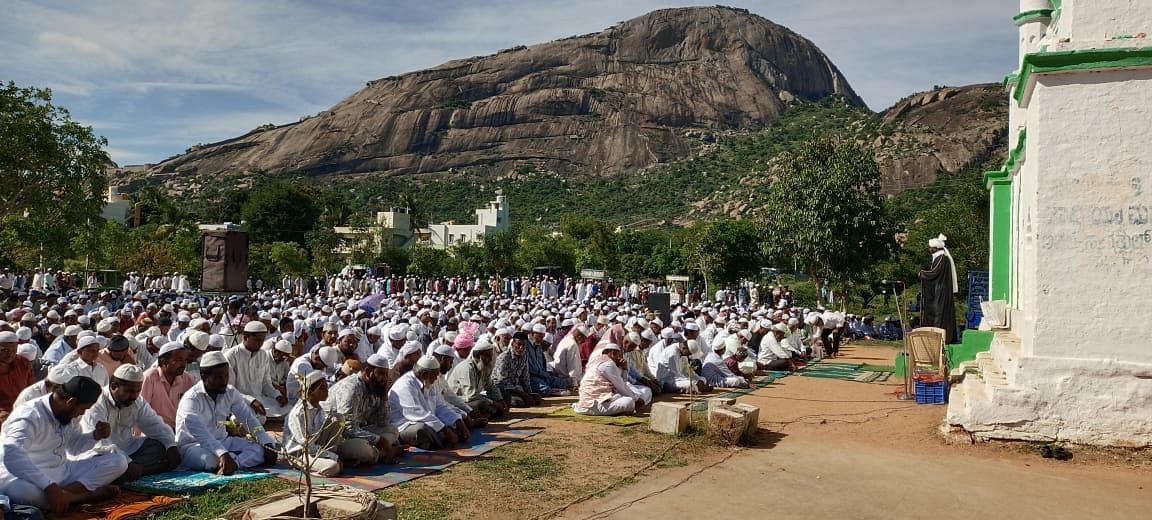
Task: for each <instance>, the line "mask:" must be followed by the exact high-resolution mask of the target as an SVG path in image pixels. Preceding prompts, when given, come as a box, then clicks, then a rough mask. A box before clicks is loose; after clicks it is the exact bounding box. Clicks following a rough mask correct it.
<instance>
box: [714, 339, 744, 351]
mask: <svg viewBox="0 0 1152 520" xmlns="http://www.w3.org/2000/svg"><path fill="white" fill-rule="evenodd" d="M738 348H740V337H739V336H728V337H726V338H724V343H722V344H720V345H716V344H715V342H713V345H712V350H733V351H734V350H736V349H738Z"/></svg>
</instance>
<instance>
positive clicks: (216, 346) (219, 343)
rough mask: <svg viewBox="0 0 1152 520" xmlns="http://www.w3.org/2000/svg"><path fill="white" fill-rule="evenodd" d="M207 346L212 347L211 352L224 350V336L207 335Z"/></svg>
mask: <svg viewBox="0 0 1152 520" xmlns="http://www.w3.org/2000/svg"><path fill="white" fill-rule="evenodd" d="M208 346H209V347H212V349H213V350H221V349H223V348H224V336H221V335H219V334H209V335H208Z"/></svg>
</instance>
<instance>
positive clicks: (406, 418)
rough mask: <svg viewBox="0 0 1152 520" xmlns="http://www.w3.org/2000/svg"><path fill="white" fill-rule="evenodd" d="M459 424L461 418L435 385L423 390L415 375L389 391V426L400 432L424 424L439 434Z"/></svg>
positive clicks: (396, 383) (406, 376) (404, 376)
mask: <svg viewBox="0 0 1152 520" xmlns="http://www.w3.org/2000/svg"><path fill="white" fill-rule="evenodd" d="M458 420H460V414H459V413H458V412H457V411H456V409H455V408H453V407H452V406H451V405H449V404H448V403H447V402H445V401H444V397H443V396H442V395H441V393H440V392H439V391H437V390H436V389H435V385H429V386H424V384H423V383H422V382H421V381H420V380H419V379H418V378H417V377H416V372H415V371H411V372H408V373H406V374H404V375H402V376H400V378H399V379H397V380H396V382H395V383H393V384H392V389H391V390H389V391H388V422H389V423H391V424H392V426H395V427H396V428H397V429H398V430H404V429H405V428H407V427H409V426H411V425H414V424H416V423H423V424H425V425H427V426H428V427H429V428H432V429H433V430H436V431H440V430H442V429H444V427H445V426H449V425H452V424H456V421H458Z"/></svg>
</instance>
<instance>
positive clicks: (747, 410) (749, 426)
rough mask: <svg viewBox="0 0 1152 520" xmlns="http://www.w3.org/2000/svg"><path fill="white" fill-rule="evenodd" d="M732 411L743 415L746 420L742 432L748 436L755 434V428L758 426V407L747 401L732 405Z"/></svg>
mask: <svg viewBox="0 0 1152 520" xmlns="http://www.w3.org/2000/svg"><path fill="white" fill-rule="evenodd" d="M732 411H734V412H739V413H741V414H743V415H744V420H745V421H746V424H745V427H744V433H746V434H747V435H749V436H752V435H756V429H757V428H759V427H760V408H759V407H756V406H752V405H750V404H748V403H736V404H734V405H732Z"/></svg>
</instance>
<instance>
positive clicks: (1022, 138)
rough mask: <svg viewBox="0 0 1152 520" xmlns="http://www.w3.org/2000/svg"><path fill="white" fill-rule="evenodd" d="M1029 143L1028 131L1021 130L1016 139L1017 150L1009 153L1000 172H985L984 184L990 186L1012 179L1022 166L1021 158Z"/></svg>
mask: <svg viewBox="0 0 1152 520" xmlns="http://www.w3.org/2000/svg"><path fill="white" fill-rule="evenodd" d="M1027 143H1028V129H1027V128H1021V129H1020V134H1019V135H1018V136H1017V138H1016V148H1013V149H1012V151H1011V152H1009V153H1008V160H1007V161H1004V166H1001V167H1000V169H999V170H993V171H990V172H984V184H985V186H989V185H990V184H989V183H992V182H994V181H1000V180H1004V179H1011V178H1012V173H1013V172H1015V171H1016V168H1018V167H1019V166H1020V157H1021V156H1022V155H1024V146H1025V145H1026V144H1027Z"/></svg>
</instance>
